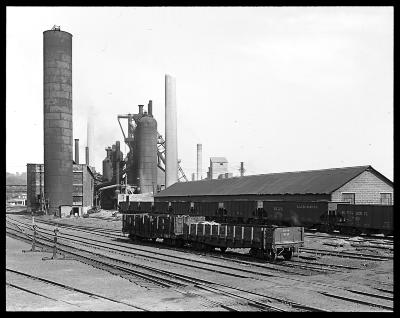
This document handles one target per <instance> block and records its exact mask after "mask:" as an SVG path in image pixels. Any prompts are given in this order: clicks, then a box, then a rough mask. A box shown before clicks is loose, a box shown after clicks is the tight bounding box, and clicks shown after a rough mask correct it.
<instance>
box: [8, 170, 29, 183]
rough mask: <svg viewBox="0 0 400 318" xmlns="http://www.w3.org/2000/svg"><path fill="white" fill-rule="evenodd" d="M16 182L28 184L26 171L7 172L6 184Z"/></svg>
mask: <svg viewBox="0 0 400 318" xmlns="http://www.w3.org/2000/svg"><path fill="white" fill-rule="evenodd" d="M16 184H21V185H22V184H24V185H26V172H22V173H19V172H17V173H15V174H14V173H10V172H6V185H16Z"/></svg>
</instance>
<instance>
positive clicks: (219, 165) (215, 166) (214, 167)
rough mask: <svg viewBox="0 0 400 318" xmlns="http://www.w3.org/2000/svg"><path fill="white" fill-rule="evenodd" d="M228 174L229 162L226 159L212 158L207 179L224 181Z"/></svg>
mask: <svg viewBox="0 0 400 318" xmlns="http://www.w3.org/2000/svg"><path fill="white" fill-rule="evenodd" d="M227 173H228V160H226V158H225V157H211V158H210V166H209V167H208V171H207V179H222V178H225V177H226V174H227Z"/></svg>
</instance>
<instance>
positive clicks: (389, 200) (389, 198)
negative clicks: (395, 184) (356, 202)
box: [381, 193, 392, 205]
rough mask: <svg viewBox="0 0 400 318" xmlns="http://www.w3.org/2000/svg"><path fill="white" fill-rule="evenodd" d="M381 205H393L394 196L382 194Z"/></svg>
mask: <svg viewBox="0 0 400 318" xmlns="http://www.w3.org/2000/svg"><path fill="white" fill-rule="evenodd" d="M381 204H385V205H391V204H392V194H391V193H381Z"/></svg>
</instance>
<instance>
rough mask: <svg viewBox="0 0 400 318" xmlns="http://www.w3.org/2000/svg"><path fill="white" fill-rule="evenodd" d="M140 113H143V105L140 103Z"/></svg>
mask: <svg viewBox="0 0 400 318" xmlns="http://www.w3.org/2000/svg"><path fill="white" fill-rule="evenodd" d="M139 114H140V115H143V105H139Z"/></svg>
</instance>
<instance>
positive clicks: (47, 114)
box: [43, 27, 73, 215]
mask: <svg viewBox="0 0 400 318" xmlns="http://www.w3.org/2000/svg"><path fill="white" fill-rule="evenodd" d="M43 124H44V125H43V126H44V195H45V198H46V199H47V200H48V202H49V204H48V211H47V213H49V214H53V215H60V214H59V207H60V206H62V205H66V206H72V183H73V182H72V181H73V172H72V161H73V141H72V136H73V134H72V127H73V125H72V34H70V33H68V32H65V31H60V28H59V27H53V29H52V30H47V31H44V32H43Z"/></svg>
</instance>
